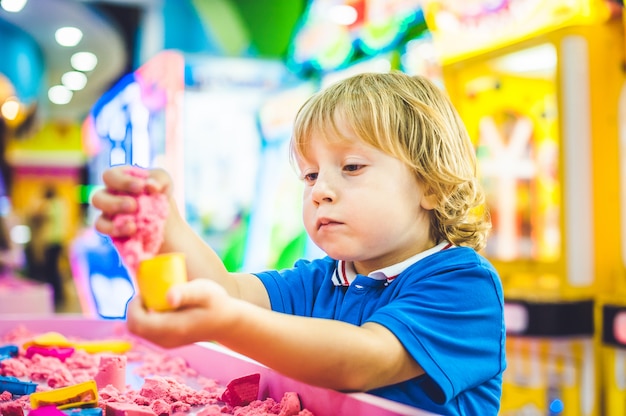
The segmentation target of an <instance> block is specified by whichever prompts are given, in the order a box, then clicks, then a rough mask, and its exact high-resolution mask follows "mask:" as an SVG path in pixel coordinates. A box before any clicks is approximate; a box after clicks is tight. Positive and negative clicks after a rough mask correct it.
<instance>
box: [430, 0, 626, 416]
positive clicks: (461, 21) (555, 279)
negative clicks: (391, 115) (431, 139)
mask: <svg viewBox="0 0 626 416" xmlns="http://www.w3.org/2000/svg"><path fill="white" fill-rule="evenodd" d="M615 10H616V8H614V7H610V6H609V4H608V3H606V2H604V1H601V0H559V1H553V0H550V1H547V0H540V1H533V2H529V1H503V2H497V3H494V2H490V1H474V2H467V3H464V2H455V1H448V0H432V1H427V4H426V6H425V13H426V19H427V23H428V25H429V28H430V30H431V31H432V34H433V40H434V44H435V46H436V48H437V49H438V51H439V54H440V58H441V60H442V66H443V77H444V83H445V86H446V89H447V90H448V92H449V94H450V96H451V98H452V100H453V102H454V103H455V105H456V106H457V108H458V110H459V112H460V114H461V116H462V118H463V119H464V121H465V123H466V125H467V128H468V131H469V133H470V136H471V137H472V139H473V140H474V143H475V146H476V151H477V156H478V159H479V170H480V175H481V178H482V181H483V184H484V187H485V190H486V193H487V195H486V196H487V206H488V208H489V211H490V214H491V218H492V222H493V231H492V234H491V236H490V240H489V242H488V244H487V248H486V249H485V252H484V254H485V255H486V256H487V257H488V258H489V259H490V260H491V261H492V262H493V264H494V265H495V267H496V268H497V270H498V271H499V273H500V276H501V278H502V281H503V285H504V294H505V301H506V305H505V318H506V324H507V361H508V367H507V370H506V371H505V374H504V386H503V396H502V405H501V414H503V415H517V414H522V413H523V414H546V415H560V414H563V415H596V414H599V412H600V409H601V399H600V396H599V394H600V383H599V380H598V375H599V369H600V366H599V364H598V357H599V356H598V348H597V343H596V340H597V337H594V335H595V334H596V331H595V330H594V329H595V325H594V304H595V300H596V298H597V295H598V294H599V293H601V291H602V290H606V286H607V284H608V282H609V281H610V279H612V277H613V276H614V271H615V269H616V265H617V264H618V262H619V235H618V234H617V233H615V224H616V222H617V219H618V218H619V215H618V214H619V212H618V208H617V207H616V204H615V203H614V201H613V202H611V198H613V197H612V195H616V194H617V191H618V181H617V178H618V166H619V163H618V160H617V157H616V155H617V150H618V149H617V143H618V140H617V137H618V131H617V123H616V120H617V117H618V114H617V108H618V106H617V103H618V98H619V97H618V91H619V90H618V88H617V86H619V85H622V82H623V73H622V60H623V51H624V50H623V32H622V22H621V19H619V18H618V16H616V13H615ZM611 414H613V413H611Z"/></svg>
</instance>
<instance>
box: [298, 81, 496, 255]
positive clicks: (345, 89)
mask: <svg viewBox="0 0 626 416" xmlns="http://www.w3.org/2000/svg"><path fill="white" fill-rule="evenodd" d="M338 118H341V120H342V121H343V122H346V123H347V124H348V126H349V127H351V129H352V130H353V131H354V133H355V134H356V135H357V136H358V137H360V138H361V139H362V140H363V141H364V142H365V143H367V144H369V145H371V146H374V147H376V148H378V149H380V150H381V151H383V152H385V153H387V154H389V155H391V156H393V157H396V158H398V159H399V160H401V161H402V162H404V163H406V164H407V166H409V168H410V169H411V170H412V171H413V172H414V174H415V176H416V177H417V179H418V180H419V181H420V183H421V184H422V185H423V186H424V187H425V190H426V194H430V195H432V194H434V195H435V197H436V201H437V203H436V207H435V209H434V210H433V211H432V213H431V227H430V229H431V230H430V232H431V237H432V238H433V239H434V240H435V241H443V240H447V241H449V242H451V243H453V244H455V245H459V246H467V247H472V248H474V249H476V250H480V249H482V248H483V247H484V246H485V244H486V239H487V235H488V233H489V230H490V229H491V222H490V219H489V215H488V212H487V210H486V207H485V203H484V193H483V190H482V188H481V186H480V183H479V181H478V178H477V170H476V153H475V150H474V147H473V145H472V142H471V140H470V138H469V135H468V133H467V130H466V128H465V125H464V124H463V121H462V120H461V117H460V116H459V114H458V113H457V111H456V109H455V108H454V106H453V105H452V103H451V102H450V100H449V99H448V97H447V96H446V95H445V93H444V92H443V91H442V90H441V89H440V88H439V87H437V86H436V85H435V84H434V83H433V82H431V81H430V80H428V79H427V78H424V77H421V76H411V75H407V74H404V73H402V72H390V73H365V74H359V75H356V76H353V77H350V78H347V79H344V80H342V81H339V82H336V83H335V84H332V85H330V86H328V87H326V88H324V89H323V90H321V91H319V92H318V93H317V94H315V95H313V96H312V97H310V98H309V99H308V100H307V101H306V102H305V103H304V105H303V106H302V108H300V110H299V112H298V114H297V116H296V120H295V125H294V132H293V137H292V140H291V157H292V160H293V159H295V158H296V157H297V156H298V155H303V156H304V155H306V152H307V146H308V141H309V140H310V137H311V136H312V133H314V132H323V131H328V129H331V131H332V132H333V133H334V134H335V135H338V136H339V137H340V135H339V130H338V128H337V123H336V121H337V119H338Z"/></svg>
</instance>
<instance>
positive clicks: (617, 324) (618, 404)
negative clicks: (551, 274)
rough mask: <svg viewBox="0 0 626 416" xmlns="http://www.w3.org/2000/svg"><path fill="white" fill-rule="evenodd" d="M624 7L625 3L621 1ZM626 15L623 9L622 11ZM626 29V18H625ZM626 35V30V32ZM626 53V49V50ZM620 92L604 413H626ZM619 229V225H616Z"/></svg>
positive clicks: (624, 93) (625, 126)
mask: <svg viewBox="0 0 626 416" xmlns="http://www.w3.org/2000/svg"><path fill="white" fill-rule="evenodd" d="M619 5H620V7H623V2H619ZM622 13H623V9H622ZM622 19H623V22H624V26H623V27H624V28H626V15H623V16H622ZM623 33H624V34H625V35H626V30H625V31H624V32H623ZM624 52H626V50H625V51H624ZM615 89H616V90H617V91H618V93H619V101H618V117H617V120H618V121H617V123H618V129H619V149H618V153H617V154H618V157H619V171H618V172H617V173H616V174H617V175H618V177H619V183H620V187H619V207H620V216H619V218H620V222H619V230H620V233H619V234H620V248H621V250H620V254H621V264H620V267H619V268H618V270H617V271H614V273H613V274H612V276H611V280H610V281H609V282H610V283H612V284H611V285H607V286H606V287H605V288H604V290H603V293H602V296H601V297H600V302H599V305H598V310H599V312H600V313H599V314H598V315H599V317H600V318H599V322H598V326H599V328H601V331H602V338H601V345H600V356H601V357H602V370H603V371H602V386H603V390H602V402H603V404H604V410H605V414H611V415H613V414H615V415H618V414H620V415H621V414H626V220H625V219H626V79H625V78H622V80H621V83H616V85H615ZM616 227H617V224H616Z"/></svg>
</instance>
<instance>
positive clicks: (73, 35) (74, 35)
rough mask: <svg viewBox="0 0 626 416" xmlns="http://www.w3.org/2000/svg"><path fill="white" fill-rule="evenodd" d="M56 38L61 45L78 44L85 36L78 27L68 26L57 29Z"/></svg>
mask: <svg viewBox="0 0 626 416" xmlns="http://www.w3.org/2000/svg"><path fill="white" fill-rule="evenodd" d="M54 38H55V39H56V41H57V43H58V44H59V45H61V46H76V45H78V42H80V40H81V39H82V38H83V32H82V31H81V30H80V29H79V28H77V27H72V26H66V27H62V28H60V29H57V31H56V32H55V33H54Z"/></svg>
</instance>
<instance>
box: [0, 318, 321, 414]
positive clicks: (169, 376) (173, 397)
mask: <svg viewBox="0 0 626 416" xmlns="http://www.w3.org/2000/svg"><path fill="white" fill-rule="evenodd" d="M41 335H42V334H35V333H30V332H29V331H28V330H26V329H25V328H23V327H21V326H20V327H17V328H15V329H14V330H12V331H10V332H8V333H6V334H4V337H3V338H0V345H2V344H15V345H18V346H20V348H19V352H18V355H17V356H16V357H11V358H8V359H5V360H2V361H1V362H0V375H2V376H14V377H19V378H20V379H22V380H30V381H33V382H37V383H38V386H37V390H36V391H37V392H42V391H48V390H52V389H57V388H62V387H67V386H72V385H75V384H79V383H82V382H85V381H89V380H95V381H96V386H97V388H98V407H100V408H101V409H103V411H104V416H189V415H196V416H212V415H220V416H227V415H232V416H269V415H282V416H295V415H298V416H312V415H313V414H312V413H311V412H310V411H308V410H306V409H302V408H301V405H300V400H299V398H298V395H297V394H296V393H293V392H288V393H285V394H284V396H283V398H282V399H281V400H280V401H279V402H277V401H275V400H273V399H272V398H270V397H268V398H265V399H263V400H261V399H258V395H259V381H260V377H261V376H260V374H258V373H254V374H250V375H246V376H243V377H239V378H236V379H233V380H232V381H231V382H229V383H228V384H227V386H226V387H224V386H223V385H220V384H218V383H217V382H216V381H215V380H212V379H209V378H207V377H203V376H201V375H199V374H198V372H197V371H195V370H194V369H193V368H191V367H190V366H189V365H188V364H187V363H186V362H185V360H183V359H182V358H180V357H173V356H171V355H169V354H167V353H166V352H163V351H162V350H156V349H155V348H154V347H152V346H151V345H150V344H148V343H146V342H143V341H141V340H139V339H136V338H131V337H130V336H128V335H127V334H126V335H125V337H124V336H120V339H125V340H128V341H130V342H131V344H132V349H131V350H130V351H127V352H126V353H124V354H114V353H110V352H107V353H93V354H89V353H87V352H85V351H84V350H80V349H77V350H75V351H74V354H72V355H71V356H69V357H67V358H66V359H65V361H62V360H61V359H60V358H59V357H56V356H43V355H40V354H30V357H29V356H27V355H26V349H25V348H24V345H28V343H32V340H33V339H35V338H37V337H38V336H41ZM67 339H68V340H71V341H77V342H80V341H84V340H82V339H79V338H67ZM51 347H52V348H54V346H51ZM5 393H6V394H5ZM42 409H43V408H39V409H35V410H33V409H32V408H31V403H30V398H29V395H24V396H12V395H11V394H10V393H9V392H0V415H1V416H24V415H25V414H26V415H28V416H30V415H33V416H37V414H38V411H41V412H44V410H46V411H47V410H51V411H52V409H43V410H42ZM54 409H55V410H56V408H54ZM46 414H53V413H46ZM40 416H43V415H40Z"/></svg>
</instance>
